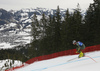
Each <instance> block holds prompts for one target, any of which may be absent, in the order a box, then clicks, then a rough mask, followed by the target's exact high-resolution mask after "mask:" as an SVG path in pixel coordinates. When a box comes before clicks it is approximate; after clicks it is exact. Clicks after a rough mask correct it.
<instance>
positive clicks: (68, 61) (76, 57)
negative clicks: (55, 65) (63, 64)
mask: <svg viewBox="0 0 100 71" xmlns="http://www.w3.org/2000/svg"><path fill="white" fill-rule="evenodd" d="M75 59H78V57H75V58H72V59H70V60H68V61H67V62H70V61H73V60H75Z"/></svg>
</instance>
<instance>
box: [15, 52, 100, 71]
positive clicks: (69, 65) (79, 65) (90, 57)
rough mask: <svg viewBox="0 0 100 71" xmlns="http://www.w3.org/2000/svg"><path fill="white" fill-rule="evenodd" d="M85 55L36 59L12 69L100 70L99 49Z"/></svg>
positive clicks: (43, 70)
mask: <svg viewBox="0 0 100 71" xmlns="http://www.w3.org/2000/svg"><path fill="white" fill-rule="evenodd" d="M85 55H86V56H85V57H82V58H79V59H78V58H77V57H78V55H71V56H62V57H57V58H53V59H49V60H43V61H38V62H34V63H32V64H30V65H28V66H25V67H23V68H20V69H16V70H14V71H100V51H95V52H88V53H85ZM74 58H77V59H74ZM69 60H71V61H69Z"/></svg>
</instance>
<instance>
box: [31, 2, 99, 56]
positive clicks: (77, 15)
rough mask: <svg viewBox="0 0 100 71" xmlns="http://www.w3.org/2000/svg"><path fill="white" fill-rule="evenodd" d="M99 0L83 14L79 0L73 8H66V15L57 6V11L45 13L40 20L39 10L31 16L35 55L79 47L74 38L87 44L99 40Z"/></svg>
mask: <svg viewBox="0 0 100 71" xmlns="http://www.w3.org/2000/svg"><path fill="white" fill-rule="evenodd" d="M99 19H100V1H99V0H94V3H92V4H90V6H89V8H88V9H87V10H86V13H85V16H83V15H82V13H81V9H80V7H79V4H78V5H77V8H76V9H75V10H74V11H73V12H70V11H69V9H67V10H66V13H65V16H64V19H62V16H61V14H60V8H59V6H58V7H57V10H56V13H55V14H54V15H53V16H51V15H49V16H48V17H47V16H46V15H45V14H44V13H43V14H42V18H41V19H40V20H38V19H37V15H36V13H34V16H33V18H32V31H31V34H32V36H33V40H32V43H31V47H30V50H29V51H30V53H32V56H34V57H35V56H40V55H46V54H51V53H55V52H59V51H63V50H69V49H74V48H76V47H75V46H73V44H72V41H73V40H77V41H82V42H83V43H84V44H85V45H86V46H91V45H97V44H100V20H99Z"/></svg>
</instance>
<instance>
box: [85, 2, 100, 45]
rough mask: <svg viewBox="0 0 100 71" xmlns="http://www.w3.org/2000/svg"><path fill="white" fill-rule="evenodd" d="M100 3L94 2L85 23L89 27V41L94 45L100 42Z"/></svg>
mask: <svg viewBox="0 0 100 71" xmlns="http://www.w3.org/2000/svg"><path fill="white" fill-rule="evenodd" d="M99 19H100V1H99V0H94V3H93V4H90V6H89V8H88V10H87V14H86V16H85V23H86V27H87V32H86V33H87V34H88V35H87V41H88V42H91V43H90V44H92V45H94V44H95V43H97V44H99V42H100V38H99V36H100V33H99V29H100V20H99Z"/></svg>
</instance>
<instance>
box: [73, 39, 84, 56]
mask: <svg viewBox="0 0 100 71" xmlns="http://www.w3.org/2000/svg"><path fill="white" fill-rule="evenodd" d="M73 44H74V45H77V47H76V50H77V51H76V53H79V56H78V57H79V58H81V57H84V55H85V54H84V53H83V52H82V51H83V50H84V49H85V45H84V44H83V43H82V42H80V41H77V42H76V40H73Z"/></svg>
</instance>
